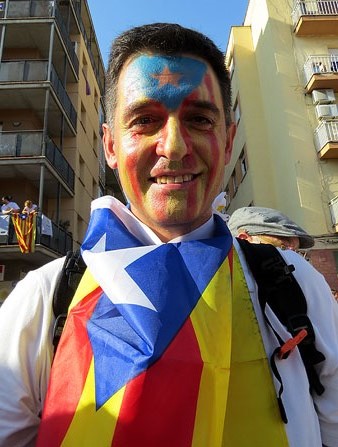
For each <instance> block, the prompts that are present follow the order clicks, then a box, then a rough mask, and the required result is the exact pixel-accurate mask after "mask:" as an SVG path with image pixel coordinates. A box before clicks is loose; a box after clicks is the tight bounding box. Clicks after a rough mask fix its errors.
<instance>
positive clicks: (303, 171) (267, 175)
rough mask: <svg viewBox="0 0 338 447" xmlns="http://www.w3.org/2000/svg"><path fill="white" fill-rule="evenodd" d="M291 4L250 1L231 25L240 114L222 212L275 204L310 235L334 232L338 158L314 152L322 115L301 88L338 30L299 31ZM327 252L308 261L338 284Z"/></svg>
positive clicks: (334, 44)
mask: <svg viewBox="0 0 338 447" xmlns="http://www.w3.org/2000/svg"><path fill="white" fill-rule="evenodd" d="M292 6H293V2H290V1H287V0H250V1H249V5H248V10H247V14H246V17H245V20H244V26H240V27H233V28H232V29H231V33H230V37H229V41H228V47H227V51H226V61H227V63H228V64H229V66H230V68H231V67H232V66H233V67H234V70H233V74H232V88H233V104H234V106H235V105H236V101H239V104H240V109H241V113H240V115H241V118H240V121H239V122H238V129H237V135H236V138H235V141H234V150H233V155H232V158H231V161H230V164H229V166H228V167H227V168H226V172H225V185H227V187H228V191H230V204H229V206H228V209H227V212H228V213H229V214H231V213H232V212H233V211H234V210H235V209H237V208H239V207H242V206H249V205H256V206H267V207H272V208H276V209H279V210H281V211H282V212H284V213H285V214H287V215H288V216H290V217H291V218H292V219H293V220H294V221H295V222H297V223H298V224H299V225H300V226H302V227H303V228H304V229H305V230H307V231H308V232H309V233H310V234H312V235H314V236H319V235H325V234H331V235H334V234H335V231H336V230H335V228H334V227H333V225H332V221H331V217H330V210H329V201H330V200H332V199H333V198H334V197H336V196H337V195H338V191H337V188H338V181H337V180H338V165H337V164H338V159H325V160H323V159H322V160H321V159H319V157H318V155H317V150H316V148H315V143H314V130H315V128H316V127H317V126H318V124H319V121H318V119H317V118H316V116H315V106H314V104H313V100H312V96H311V94H307V93H306V90H305V80H304V71H303V67H304V63H305V62H306V60H307V58H308V57H309V56H311V55H327V54H329V50H330V49H332V48H338V28H337V34H336V35H335V36H332V35H330V36H310V37H297V36H296V35H295V34H294V32H293V24H292V16H291V12H292ZM335 95H336V99H338V93H337V91H336V93H335ZM244 146H245V149H246V153H247V168H248V169H247V172H246V174H245V176H244V177H242V178H241V179H240V183H239V184H238V185H237V191H236V192H235V193H234V191H233V188H232V183H233V181H232V175H233V174H234V171H235V170H236V166H238V162H239V155H240V153H241V151H242V148H243V147H244ZM330 251H331V250H321V251H320V252H319V251H318V253H317V254H315V255H313V261H312V262H313V264H314V265H315V266H316V267H318V269H319V270H320V271H322V272H323V273H324V270H325V274H327V275H329V276H328V278H330V281H331V283H332V284H335V282H336V281H337V279H336V276H337V275H336V266H335V263H334V262H332V259H334V258H333V255H332V253H331V254H330ZM324 258H325V261H324ZM324 265H325V267H324ZM328 270H330V272H331V273H330V274H329V273H328Z"/></svg>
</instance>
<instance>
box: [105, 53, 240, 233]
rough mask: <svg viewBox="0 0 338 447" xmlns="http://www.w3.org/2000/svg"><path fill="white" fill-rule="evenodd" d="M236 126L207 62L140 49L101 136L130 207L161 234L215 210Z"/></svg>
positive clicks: (183, 228)
mask: <svg viewBox="0 0 338 447" xmlns="http://www.w3.org/2000/svg"><path fill="white" fill-rule="evenodd" d="M233 134H234V130H233V128H232V127H231V128H230V130H229V131H228V134H227V129H226V125H225V116H224V111H223V103H222V98H221V94H220V87H219V84H218V81H217V78H216V76H215V74H214V72H213V70H212V68H211V67H210V66H209V65H208V64H207V63H206V62H204V61H202V60H201V59H198V58H195V57H191V56H162V55H149V54H142V55H139V56H137V57H134V58H132V59H129V61H127V63H126V64H125V65H124V67H123V69H122V71H121V74H120V77H119V81H118V86H117V105H116V111H115V116H114V128H113V129H112V130H110V129H109V128H108V126H107V125H104V138H103V141H104V146H105V151H106V157H107V161H108V164H109V166H110V167H111V168H116V167H118V170H119V176H120V179H121V183H122V187H123V189H124V192H125V193H126V195H127V197H128V199H129V201H130V205H131V211H132V212H133V213H134V214H135V215H136V216H137V217H138V218H139V219H140V220H141V221H142V222H144V223H145V224H147V225H148V226H149V227H150V228H152V229H153V230H154V231H155V232H156V233H157V234H160V235H161V234H162V235H163V230H164V232H169V233H171V235H172V234H173V233H175V232H178V234H184V233H186V232H189V231H192V230H193V229H195V228H197V227H199V226H200V225H201V224H203V223H204V222H205V221H206V220H207V219H208V218H209V217H210V216H211V204H212V201H213V199H214V198H215V196H216V195H217V194H218V193H219V192H220V187H221V183H222V180H223V172H224V165H225V164H226V163H227V162H228V161H229V158H230V155H231V146H232V138H233Z"/></svg>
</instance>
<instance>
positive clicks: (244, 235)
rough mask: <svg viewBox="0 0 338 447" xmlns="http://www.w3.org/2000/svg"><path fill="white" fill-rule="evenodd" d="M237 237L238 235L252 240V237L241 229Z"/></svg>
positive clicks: (240, 237) (239, 237)
mask: <svg viewBox="0 0 338 447" xmlns="http://www.w3.org/2000/svg"><path fill="white" fill-rule="evenodd" d="M236 237H238V239H245V240H246V241H248V242H251V239H252V237H251V236H250V235H249V234H248V233H246V232H245V231H243V230H242V231H240V232H239V233H238V234H237V236H236Z"/></svg>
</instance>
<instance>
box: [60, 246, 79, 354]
mask: <svg viewBox="0 0 338 447" xmlns="http://www.w3.org/2000/svg"><path fill="white" fill-rule="evenodd" d="M85 270H86V264H85V263H84V261H83V259H82V256H81V252H80V250H76V251H75V252H73V251H69V252H68V253H67V255H66V258H65V262H64V264H63V267H62V271H61V273H60V276H59V279H58V282H57V284H56V287H55V290H54V295H53V312H54V316H55V323H54V330H53V345H54V353H55V352H56V348H57V346H58V343H59V341H60V337H61V334H62V331H63V327H64V325H65V322H66V319H67V313H68V307H69V305H70V303H71V301H72V298H73V296H74V294H75V292H76V289H77V286H78V285H79V282H80V280H81V278H82V275H83V273H84V271H85Z"/></svg>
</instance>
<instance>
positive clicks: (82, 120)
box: [81, 102, 87, 132]
mask: <svg viewBox="0 0 338 447" xmlns="http://www.w3.org/2000/svg"><path fill="white" fill-rule="evenodd" d="M86 119H87V112H86V108H85V106H84V105H83V104H82V102H81V124H82V127H83V129H84V131H85V132H86Z"/></svg>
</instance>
